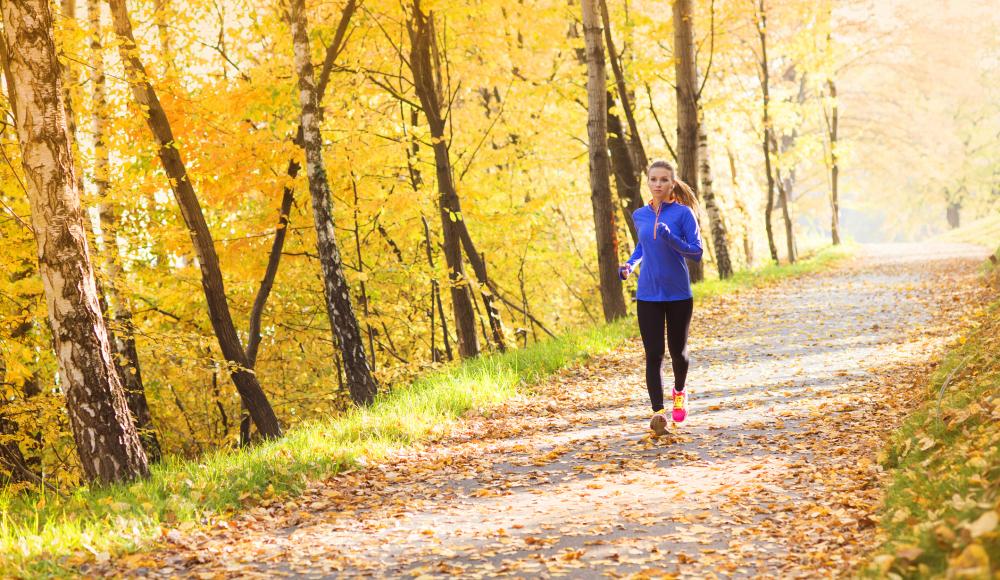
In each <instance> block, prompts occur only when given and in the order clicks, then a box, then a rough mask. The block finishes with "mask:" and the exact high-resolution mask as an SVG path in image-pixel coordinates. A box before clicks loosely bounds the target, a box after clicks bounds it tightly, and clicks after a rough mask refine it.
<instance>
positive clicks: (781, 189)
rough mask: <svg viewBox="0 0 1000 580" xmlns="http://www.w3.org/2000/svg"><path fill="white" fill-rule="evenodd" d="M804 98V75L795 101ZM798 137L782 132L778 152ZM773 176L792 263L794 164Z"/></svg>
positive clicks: (794, 249) (795, 250)
mask: <svg viewBox="0 0 1000 580" xmlns="http://www.w3.org/2000/svg"><path fill="white" fill-rule="evenodd" d="M795 75H796V72H795V65H792V66H790V67H788V70H787V71H786V73H785V78H786V80H788V81H790V82H794V81H795ZM805 100H806V75H805V74H803V75H801V76H800V77H799V92H798V96H797V98H796V102H797V103H798V104H799V106H801V105H802V104H803V103H805ZM798 137H799V132H798V129H794V128H793V129H792V130H791V132H790V133H786V134H782V136H781V147H780V148H779V149H778V151H779V152H781V153H784V152H786V151H789V150H791V148H792V147H794V146H795V141H796V139H798ZM775 177H776V178H777V183H778V196H779V203H780V204H781V216H782V219H783V221H784V223H785V246H786V249H787V251H788V262H789V263H791V264H794V263H795V261H796V260H798V253H799V252H798V246H797V245H796V243H795V223H794V222H793V221H792V197H794V192H795V166H794V165H792V166H791V167H790V168H788V170H787V172H786V173H785V174H784V176H783V175H782V171H781V168H780V167H776V168H775Z"/></svg>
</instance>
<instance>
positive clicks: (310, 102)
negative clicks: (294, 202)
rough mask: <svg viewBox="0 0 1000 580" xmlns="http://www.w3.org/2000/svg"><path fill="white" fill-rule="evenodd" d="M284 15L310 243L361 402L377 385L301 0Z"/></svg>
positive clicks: (333, 326) (350, 385) (332, 325)
mask: <svg viewBox="0 0 1000 580" xmlns="http://www.w3.org/2000/svg"><path fill="white" fill-rule="evenodd" d="M290 19H291V25H292V44H293V46H294V50H295V68H296V72H297V73H298V77H299V104H300V106H301V107H302V121H301V125H302V131H303V134H302V137H303V138H302V145H303V147H304V148H305V152H306V175H308V177H309V193H310V195H311V197H312V208H313V221H314V222H315V226H316V247H317V251H318V253H319V260H320V265H321V266H322V269H323V293H324V295H325V297H326V312H327V316H329V318H330V328H331V330H332V331H333V334H334V342H335V343H336V344H339V345H340V351H341V356H342V357H343V361H344V372H345V374H346V376H347V387H348V389H349V390H350V393H351V399H352V400H353V401H354V402H355V403H358V404H362V405H367V404H369V403H371V402H372V401H373V400H375V395H376V393H377V392H378V385H377V384H376V383H375V379H374V377H372V373H371V367H370V366H369V365H368V358H367V356H366V355H365V346H364V339H363V338H362V336H361V328H360V326H359V325H358V318H357V316H356V315H355V314H354V306H353V305H352V304H351V291H350V286H348V284H347V279H346V278H345V277H344V269H343V262H342V260H341V257H340V249H339V248H338V247H337V240H336V237H335V231H334V227H333V212H332V208H331V201H330V183H329V181H328V180H327V176H326V168H325V167H324V165H323V141H322V137H321V136H320V132H319V111H318V105H317V101H316V86H315V83H314V80H313V66H312V60H311V56H310V50H309V33H308V29H307V22H306V15H305V0H292V2H291V14H290Z"/></svg>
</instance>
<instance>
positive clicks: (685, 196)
mask: <svg viewBox="0 0 1000 580" xmlns="http://www.w3.org/2000/svg"><path fill="white" fill-rule="evenodd" d="M658 167H659V168H662V169H666V170H668V171H670V173H671V175H673V177H674V188H673V190H672V191H671V192H670V195H672V196H673V197H674V200H675V201H676V202H677V203H680V204H682V205H686V206H688V207H689V208H691V211H693V212H694V215H695V216H696V217H697V216H698V215H699V214H700V213H701V212H700V207H699V206H698V198H697V197H695V194H694V190H693V189H691V186H690V185H688V184H686V183H684V182H683V181H681V180H680V179H678V178H677V172H676V171H675V170H674V166H673V165H671V164H670V163H668V162H667V161H664V160H663V159H655V160H653V162H652V163H650V164H649V167H648V168H646V177H647V179H648V178H649V172H650V171H652V170H654V169H656V168H658Z"/></svg>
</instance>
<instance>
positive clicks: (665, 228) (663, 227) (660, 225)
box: [656, 222, 670, 235]
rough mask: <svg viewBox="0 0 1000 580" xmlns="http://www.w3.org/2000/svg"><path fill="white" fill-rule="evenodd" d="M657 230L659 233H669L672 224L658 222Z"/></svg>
mask: <svg viewBox="0 0 1000 580" xmlns="http://www.w3.org/2000/svg"><path fill="white" fill-rule="evenodd" d="M656 231H657V233H660V234H664V235H666V234H669V233H670V226H668V225H667V224H665V223H663V222H656Z"/></svg>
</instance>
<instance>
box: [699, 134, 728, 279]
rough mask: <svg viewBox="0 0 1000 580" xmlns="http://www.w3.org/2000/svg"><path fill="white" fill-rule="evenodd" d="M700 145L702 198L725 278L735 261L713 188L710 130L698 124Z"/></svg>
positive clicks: (716, 255)
mask: <svg viewBox="0 0 1000 580" xmlns="http://www.w3.org/2000/svg"><path fill="white" fill-rule="evenodd" d="M698 147H699V149H700V150H701V151H700V152H699V153H700V158H701V159H700V161H701V198H702V199H703V200H704V201H705V211H706V212H707V213H708V220H709V222H710V224H711V226H710V227H711V229H712V244H713V245H714V246H715V263H716V264H717V265H718V268H719V278H722V279H723V280H725V279H726V278H729V277H730V276H732V275H733V263H732V261H731V260H730V259H729V232H728V231H727V230H726V222H725V221H724V220H723V219H722V210H721V209H719V204H718V202H717V200H716V199H715V191H714V190H713V189H712V165H711V163H710V161H709V156H708V132H706V131H705V127H704V125H702V124H700V125H699V126H698Z"/></svg>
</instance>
